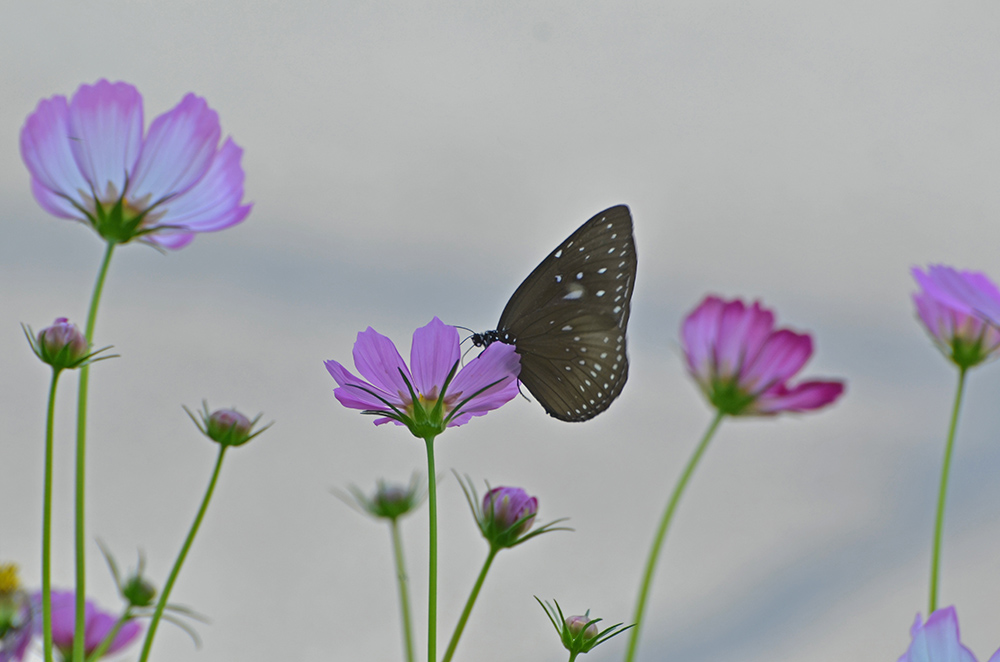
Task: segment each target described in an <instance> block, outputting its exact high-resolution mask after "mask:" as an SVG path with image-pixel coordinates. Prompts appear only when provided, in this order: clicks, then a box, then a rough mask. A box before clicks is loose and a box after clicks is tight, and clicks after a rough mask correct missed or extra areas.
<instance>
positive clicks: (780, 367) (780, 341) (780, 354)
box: [740, 329, 812, 393]
mask: <svg viewBox="0 0 1000 662" xmlns="http://www.w3.org/2000/svg"><path fill="white" fill-rule="evenodd" d="M810 356H812V338H811V337H810V336H809V334H799V333H795V332H794V331H789V330H788V329H781V330H779V331H775V332H774V333H773V334H771V337H770V338H768V339H767V342H766V343H765V344H764V346H763V347H762V348H761V350H760V352H759V353H758V354H757V356H756V357H755V358H754V359H753V363H751V364H750V365H747V366H745V367H744V369H743V374H742V375H741V376H740V386H741V387H742V388H743V389H744V390H745V391H747V392H749V393H758V392H763V391H766V390H769V389H770V388H771V387H772V386H774V385H776V384H784V383H785V382H787V381H788V380H789V379H791V378H792V377H793V376H794V375H795V373H797V372H798V371H799V370H801V369H802V366H804V365H805V364H806V361H808V360H809V357H810Z"/></svg>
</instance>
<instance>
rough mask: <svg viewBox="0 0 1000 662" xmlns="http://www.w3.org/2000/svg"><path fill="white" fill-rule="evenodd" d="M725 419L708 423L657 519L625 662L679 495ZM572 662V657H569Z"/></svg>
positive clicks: (632, 653)
mask: <svg viewBox="0 0 1000 662" xmlns="http://www.w3.org/2000/svg"><path fill="white" fill-rule="evenodd" d="M723 416H725V414H723V413H722V412H721V411H718V412H716V414H715V418H713V419H712V422H711V423H710V424H709V426H708V429H707V430H706V431H705V435H704V436H703V437H702V438H701V442H700V443H699V444H698V448H696V449H695V451H694V455H692V456H691V459H690V460H688V463H687V466H686V467H684V473H682V474H681V477H680V480H678V481H677V485H675V486H674V491H673V493H672V494H671V495H670V501H668V502H667V509H666V510H665V511H664V512H663V519H662V520H660V528H659V529H657V531H656V537H655V538H654V539H653V546H652V548H651V549H650V550H649V560H647V561H646V572H645V574H644V575H643V578H642V584H641V585H640V588H639V599H638V600H637V601H636V604H635V615H634V616H633V617H632V622H633V623H635V627H633V628H632V636H631V637H629V642H628V650H627V651H626V653H625V660H626V662H632V661H633V660H634V659H635V654H636V650H637V649H638V647H639V632H640V630H641V629H642V616H643V613H644V612H645V611H646V603H647V602H648V600H649V589H650V586H651V585H652V583H653V572H654V571H655V570H656V561H657V559H658V558H659V556H660V549H661V548H662V547H663V540H664V539H665V538H666V536H667V528H668V527H669V526H670V520H671V519H673V517H674V511H675V510H676V509H677V504H678V503H680V500H681V495H682V494H683V493H684V488H685V487H687V484H688V481H689V480H690V479H691V475H692V474H693V473H694V470H695V467H697V466H698V461H699V460H701V456H702V455H703V454H704V453H705V449H706V448H708V442H710V441H711V440H712V437H713V436H714V435H715V431H716V429H718V427H719V423H721V422H722V417H723ZM571 659H572V658H571Z"/></svg>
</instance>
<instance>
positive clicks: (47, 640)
mask: <svg viewBox="0 0 1000 662" xmlns="http://www.w3.org/2000/svg"><path fill="white" fill-rule="evenodd" d="M60 372H61V371H60V370H58V369H56V368H53V369H52V385H51V386H50V387H49V410H48V414H47V415H46V418H45V479H44V487H43V488H42V489H43V492H42V647H43V652H44V654H45V662H52V430H53V428H54V427H55V416H56V384H57V383H58V382H59V373H60Z"/></svg>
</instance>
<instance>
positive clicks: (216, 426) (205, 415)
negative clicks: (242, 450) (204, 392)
mask: <svg viewBox="0 0 1000 662" xmlns="http://www.w3.org/2000/svg"><path fill="white" fill-rule="evenodd" d="M184 411H186V412H187V413H188V416H190V417H191V420H192V421H194V424H195V425H197V426H198V429H199V430H201V432H202V434H204V435H205V436H206V437H208V438H209V439H211V440H212V441H214V442H217V443H219V444H222V445H223V446H242V445H243V444H245V443H247V442H248V441H250V440H251V439H253V438H254V437H256V436H257V435H259V434H260V433H261V432H263V431H264V430H266V429H268V428H269V427H271V424H270V423H268V424H267V425H265V426H264V427H262V428H261V429H259V430H257V431H256V432H254V431H253V427H254V426H255V425H256V424H257V421H259V420H260V414H258V415H257V417H256V418H254V419H253V420H250V419H248V418H247V417H246V416H244V415H243V414H241V413H240V412H238V411H236V410H235V409H217V410H215V411H214V412H212V413H211V414H210V413H209V412H208V403H207V402H203V403H202V411H199V412H198V416H199V417H200V419H201V420H198V418H195V415H194V414H192V413H191V410H190V409H188V408H187V407H185V408H184Z"/></svg>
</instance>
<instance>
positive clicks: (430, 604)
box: [140, 435, 438, 662]
mask: <svg viewBox="0 0 1000 662" xmlns="http://www.w3.org/2000/svg"><path fill="white" fill-rule="evenodd" d="M424 441H425V442H426V444H427V506H428V510H430V526H429V527H428V528H429V529H430V549H429V551H428V554H427V555H428V557H429V559H430V568H429V570H428V573H427V574H428V577H427V662H435V660H437V564H438V559H437V554H438V542H437V474H435V471H434V436H433V435H431V436H428V437H425V438H424ZM140 662H144V661H142V660H140Z"/></svg>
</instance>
